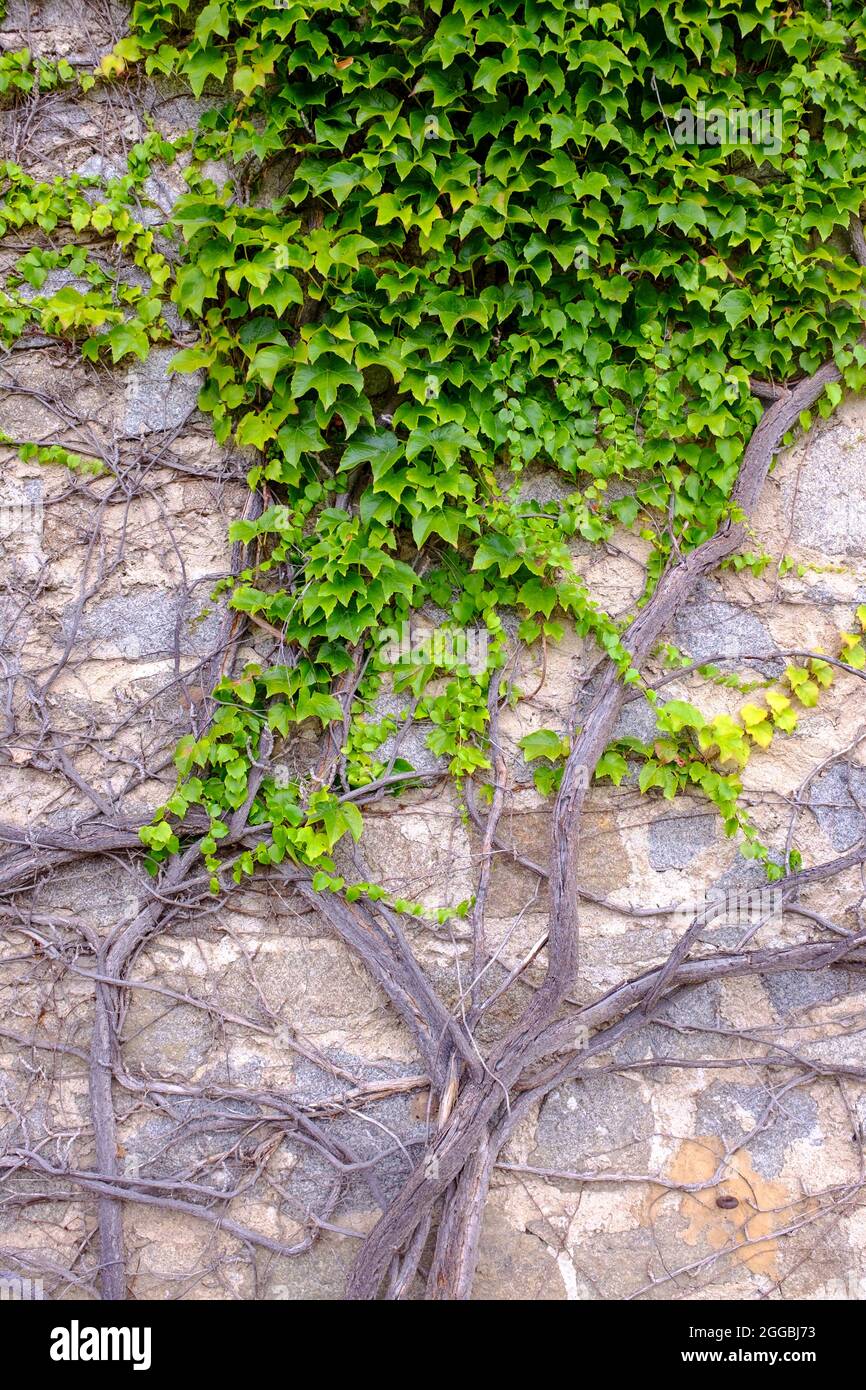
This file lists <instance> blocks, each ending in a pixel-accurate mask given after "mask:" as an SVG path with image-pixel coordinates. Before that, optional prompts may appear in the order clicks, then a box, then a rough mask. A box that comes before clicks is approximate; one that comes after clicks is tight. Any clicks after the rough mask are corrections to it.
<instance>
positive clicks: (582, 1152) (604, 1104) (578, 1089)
mask: <svg viewBox="0 0 866 1390" xmlns="http://www.w3.org/2000/svg"><path fill="white" fill-rule="evenodd" d="M653 1129H654V1123H653V1114H652V1109H651V1107H650V1106H649V1105H648V1104H647V1102H646V1101H645V1100H643V1099H642V1098H641V1090H640V1086H639V1085H638V1084H637V1083H636V1082H635V1081H633V1080H630V1079H628V1078H626V1077H623V1076H616V1075H614V1074H610V1073H606V1074H605V1075H603V1076H591V1075H589V1076H587V1077H586V1079H585V1080H582V1081H571V1082H568V1083H567V1084H566V1085H563V1086H560V1088H559V1089H558V1090H557V1091H554V1093H553V1095H551V1096H550V1098H549V1099H548V1100H547V1101H545V1103H544V1105H543V1106H542V1109H541V1114H540V1115H539V1117H538V1130H537V1133H536V1153H535V1157H534V1158H533V1160H532V1161H533V1162H534V1163H539V1164H543V1165H544V1166H545V1167H550V1168H557V1169H560V1170H568V1169H575V1168H581V1167H583V1166H585V1164H586V1162H587V1160H588V1159H591V1158H592V1156H593V1155H594V1154H597V1153H611V1152H613V1150H615V1149H622V1148H624V1147H626V1148H628V1147H630V1146H632V1145H635V1144H638V1143H640V1142H642V1141H646V1140H648V1139H650V1138H651V1136H652V1134H653Z"/></svg>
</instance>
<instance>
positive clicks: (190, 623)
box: [64, 589, 219, 658]
mask: <svg viewBox="0 0 866 1390" xmlns="http://www.w3.org/2000/svg"><path fill="white" fill-rule="evenodd" d="M199 611H200V610H199V606H198V605H197V604H195V603H191V604H188V605H187V607H186V609H185V610H184V609H182V608H181V605H180V600H179V598H178V596H177V595H176V594H174V593H171V592H169V591H168V590H166V589H147V590H145V591H144V592H142V593H140V594H134V595H133V594H131V595H122V596H118V597H116V598H107V599H103V601H102V602H101V603H96V604H93V605H92V606H91V607H89V608H87V609H86V610H85V612H84V616H83V618H82V621H81V624H80V626H79V629H78V634H77V638H76V641H77V644H79V645H80V644H82V643H86V642H92V641H96V642H107V643H109V644H110V645H111V646H112V648H114V649H116V651H117V653H118V654H119V655H120V656H125V657H132V658H139V657H149V656H165V655H168V654H171V653H173V652H174V649H175V642H177V646H178V648H179V649H180V652H181V653H182V654H183V655H195V656H203V655H206V654H207V652H208V651H210V650H211V648H212V646H213V643H214V641H215V640H216V636H217V632H218V628H219V614H218V613H217V612H215V611H212V612H210V613H209V614H208V616H207V617H206V618H204V619H203V620H202V621H200V622H195V621H194V619H195V618H196V617H197V615H198V613H199ZM74 614H75V605H72V606H71V607H70V609H69V610H68V613H67V616H66V620H65V622H64V628H65V630H66V631H68V630H69V626H70V625H71V623H72V622H73V621H74Z"/></svg>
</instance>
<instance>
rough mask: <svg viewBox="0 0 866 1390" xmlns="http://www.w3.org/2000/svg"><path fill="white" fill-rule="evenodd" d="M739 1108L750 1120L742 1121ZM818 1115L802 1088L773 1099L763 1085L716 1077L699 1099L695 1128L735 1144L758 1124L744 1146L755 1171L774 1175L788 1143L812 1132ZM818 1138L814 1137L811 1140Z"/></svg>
mask: <svg viewBox="0 0 866 1390" xmlns="http://www.w3.org/2000/svg"><path fill="white" fill-rule="evenodd" d="M738 1109H739V1110H745V1111H746V1112H747V1113H748V1114H749V1115H750V1116H751V1120H750V1122H748V1123H746V1124H744V1123H743V1121H742V1120H741V1118H740V1116H739V1114H738V1113H737V1112H738ZM765 1116H766V1117H767V1119H766V1123H765V1122H764V1121H765ZM817 1118H818V1106H817V1104H816V1102H815V1101H814V1100H813V1099H812V1098H811V1096H807V1095H805V1094H804V1093H803V1092H802V1091H788V1092H787V1093H786V1094H785V1095H784V1096H783V1097H781V1098H780V1099H779V1100H778V1101H777V1102H773V1098H772V1093H771V1092H770V1091H769V1090H768V1089H767V1088H766V1087H764V1086H737V1085H733V1086H732V1085H729V1084H728V1083H727V1082H724V1081H717V1082H715V1083H714V1084H713V1085H712V1086H710V1087H709V1088H708V1089H707V1090H706V1091H704V1093H703V1095H702V1096H701V1097H700V1099H699V1101H698V1104H697V1110H696V1117H695V1132H696V1133H697V1134H716V1135H718V1137H719V1138H720V1139H721V1140H722V1142H723V1144H724V1145H725V1147H726V1148H734V1147H735V1146H736V1145H738V1144H739V1143H740V1142H741V1141H742V1140H743V1138H744V1137H745V1136H746V1135H747V1134H749V1133H750V1131H751V1129H752V1128H753V1127H754V1125H761V1128H760V1129H759V1132H758V1133H757V1134H756V1135H755V1136H754V1138H752V1139H750V1140H749V1142H748V1146H747V1147H748V1151H749V1154H750V1155H751V1158H752V1162H753V1163H754V1165H755V1169H756V1171H757V1172H759V1173H760V1174H761V1176H762V1177H764V1178H774V1177H776V1176H777V1175H778V1174H779V1172H780V1171H781V1169H782V1168H783V1167H784V1163H785V1151H786V1149H787V1148H788V1146H789V1145H790V1144H792V1143H793V1142H794V1140H796V1139H806V1138H809V1137H810V1136H812V1135H813V1134H814V1131H815V1125H816V1121H817ZM818 1142H819V1140H818V1139H817V1138H813V1143H815V1144H817V1143H818Z"/></svg>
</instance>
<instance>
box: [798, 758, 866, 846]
mask: <svg viewBox="0 0 866 1390" xmlns="http://www.w3.org/2000/svg"><path fill="white" fill-rule="evenodd" d="M809 806H810V807H811V809H812V811H813V813H814V815H815V819H816V820H817V822H818V825H819V826H820V828H821V830H822V831H823V832H824V834H825V835H826V836H827V838H828V840H829V841H830V843H831V845H832V846H833V848H834V849H838V850H845V849H850V847H851V845H853V844H856V843H857V841H858V840H861V839H862V838H863V835H864V833H866V768H855V767H851V766H850V765H849V764H847V763H834V764H833V766H832V767H829V768H828V769H827V771H826V772H824V773H822V774H821V776H820V777H816V778H815V781H814V782H813V783H812V787H811V790H810V793H809Z"/></svg>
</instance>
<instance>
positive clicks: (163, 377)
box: [121, 348, 202, 436]
mask: <svg viewBox="0 0 866 1390" xmlns="http://www.w3.org/2000/svg"><path fill="white" fill-rule="evenodd" d="M174 355H175V350H174V348H151V350H150V352H149V354H148V356H147V358H146V359H145V361H144V362H139V361H138V360H136V361H135V362H133V364H132V366H130V368H129V369H128V371H127V375H126V402H125V410H124V413H123V421H122V426H121V427H122V429H123V432H124V434H126V435H131V436H138V435H142V434H152V433H153V432H155V431H159V430H172V429H177V428H178V427H179V426H181V425H183V424H184V423H185V422H186V420H187V419H188V418H189V416H190V415H191V414H192V413H193V411H194V410H195V409H196V401H197V399H198V393H199V391H200V390H201V385H202V374H201V372H190V373H189V374H188V375H180V374H172V375H168V364H169V362H170V361H171V359H172V358H173V357H174Z"/></svg>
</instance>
